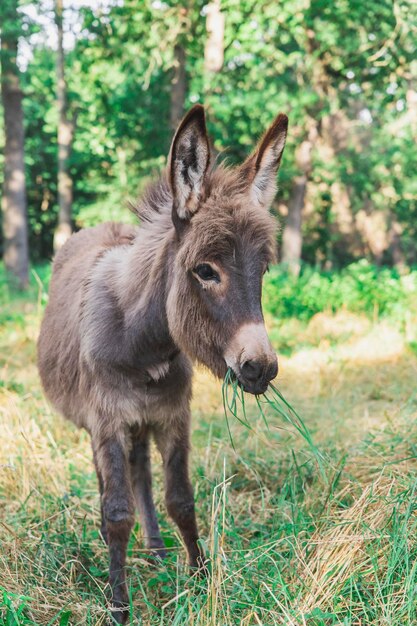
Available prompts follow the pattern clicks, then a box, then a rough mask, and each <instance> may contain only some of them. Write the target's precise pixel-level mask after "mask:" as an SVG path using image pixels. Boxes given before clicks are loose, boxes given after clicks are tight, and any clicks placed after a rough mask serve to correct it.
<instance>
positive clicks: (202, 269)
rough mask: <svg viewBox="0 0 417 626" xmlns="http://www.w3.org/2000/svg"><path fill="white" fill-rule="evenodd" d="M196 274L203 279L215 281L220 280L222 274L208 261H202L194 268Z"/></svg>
mask: <svg viewBox="0 0 417 626" xmlns="http://www.w3.org/2000/svg"><path fill="white" fill-rule="evenodd" d="M193 272H194V274H197V276H198V277H199V278H201V280H207V281H209V280H213V281H214V282H215V283H219V282H220V276H219V275H218V273H217V272H216V270H214V269H213V268H212V267H211V265H209V264H208V263H201V265H197V267H196V268H195V269H194V270H193Z"/></svg>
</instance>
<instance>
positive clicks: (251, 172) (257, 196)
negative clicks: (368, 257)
mask: <svg viewBox="0 0 417 626" xmlns="http://www.w3.org/2000/svg"><path fill="white" fill-rule="evenodd" d="M287 128H288V117H287V116H286V115H284V114H283V113H280V114H279V115H278V117H277V118H276V119H275V121H274V122H273V124H272V125H271V126H270V127H269V128H268V130H267V131H266V133H265V135H264V136H263V137H262V139H261V141H260V142H259V144H258V146H257V148H256V150H255V152H254V153H253V154H252V155H251V156H250V157H249V158H248V159H247V160H246V161H245V162H244V163H243V165H242V170H243V172H244V175H245V177H247V179H248V180H249V185H250V195H251V198H252V200H253V201H254V202H255V203H256V204H258V205H260V206H262V207H265V208H269V207H270V205H271V202H272V200H273V199H274V196H275V194H276V191H277V184H276V174H277V171H278V169H279V166H280V164H281V158H282V153H283V152H284V147H285V140H286V138H287Z"/></svg>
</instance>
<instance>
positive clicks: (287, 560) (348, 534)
mask: <svg viewBox="0 0 417 626" xmlns="http://www.w3.org/2000/svg"><path fill="white" fill-rule="evenodd" d="M9 312H10V315H9V318H10V319H9V320H7V319H5V320H4V323H3V325H2V327H1V328H0V354H1V360H0V381H1V383H0V385H1V386H0V424H1V428H0V624H3V623H4V624H8V625H9V624H10V625H12V624H13V625H15V624H16V625H18V624H22V625H28V624H39V625H41V624H42V625H47V624H64V625H65V624H80V625H81V624H100V623H104V622H105V619H106V602H105V596H106V592H107V582H106V564H107V561H106V549H105V546H104V544H103V543H102V541H101V539H100V537H99V533H98V526H99V523H98V521H99V510H98V495H97V489H96V480H95V476H94V472H93V466H92V460H91V452H90V446H89V441H88V437H87V436H86V435H85V434H84V433H83V432H80V431H77V430H75V429H74V428H73V427H72V425H71V424H69V423H67V422H65V421H63V420H62V419H61V418H59V417H58V416H56V415H55V414H54V413H53V412H52V411H51V409H50V408H49V407H48V405H47V404H46V402H45V400H44V399H43V396H42V393H41V390H40V386H39V381H38V378H37V373H36V368H35V364H34V363H35V340H36V335H37V330H38V325H39V319H40V317H39V315H40V308H39V307H38V306H37V305H36V304H34V303H30V302H24V301H21V302H20V303H18V304H16V305H14V304H13V303H12V304H11V305H10V309H9ZM288 323H289V324H293V322H291V321H290V322H288ZM294 329H295V330H297V332H299V333H304V338H305V340H306V341H305V343H306V345H309V346H310V347H308V348H301V349H300V350H298V351H295V352H294V353H293V354H292V355H291V356H289V357H286V358H282V359H281V373H280V377H279V386H280V389H281V390H282V391H284V392H285V395H286V397H287V398H288V399H289V400H290V401H291V403H292V404H293V405H294V406H295V407H296V408H297V410H298V411H299V412H300V413H301V415H302V416H303V418H304V421H305V422H306V423H307V424H308V425H309V428H310V429H311V431H312V432H313V436H314V440H315V442H316V444H318V445H319V447H320V449H321V451H322V452H323V453H324V454H325V455H326V458H327V470H326V471H327V477H326V480H323V479H322V478H321V477H320V474H319V472H318V471H317V467H316V465H315V463H314V460H313V459H312V456H311V453H310V451H309V450H308V447H306V445H305V442H304V441H303V440H302V439H301V438H300V437H299V435H297V433H296V432H295V431H294V430H293V429H291V427H290V426H289V425H288V424H286V423H284V422H283V421H282V420H280V419H279V418H278V417H277V416H274V415H270V416H269V418H268V424H269V430H268V429H267V427H266V426H265V424H264V422H263V420H262V419H261V418H260V416H259V413H257V410H256V406H255V404H254V403H253V402H251V401H249V403H248V414H249V419H250V421H251V425H252V430H248V429H245V428H244V427H243V426H242V425H240V424H239V423H237V422H234V423H232V425H231V427H232V434H233V439H234V443H235V447H236V451H234V450H233V449H232V446H231V444H230V440H229V437H228V434H227V429H226V425H225V422H224V417H223V408H222V396H221V384H220V383H219V382H218V381H215V380H213V379H212V378H211V377H210V376H209V375H208V374H207V373H206V372H203V371H198V372H197V375H196V378H195V390H194V402H193V410H194V417H195V419H194V435H193V443H194V450H193V462H192V473H193V481H194V484H195V485H196V498H197V508H198V516H199V520H200V526H201V531H202V536H203V538H204V541H205V543H206V549H207V552H208V553H209V554H210V559H211V567H212V575H211V577H210V578H209V580H208V581H199V580H194V579H191V580H190V579H189V578H188V576H187V572H186V569H185V563H184V551H183V549H182V547H181V544H180V539H179V537H178V535H177V533H176V531H175V528H174V527H173V526H172V525H171V524H170V522H169V521H168V520H167V517H166V514H165V512H164V509H163V506H162V494H161V474H160V467H159V463H158V458H157V455H156V453H154V462H155V471H156V489H155V491H156V494H157V502H158V509H159V511H160V512H161V516H160V519H161V524H162V531H163V534H164V537H165V539H166V541H167V544H168V546H169V547H170V553H171V554H170V557H169V560H168V563H167V566H166V567H159V568H155V567H154V565H153V564H151V563H150V562H149V561H148V560H146V558H145V554H144V553H143V551H142V543H141V535H140V528H139V527H136V529H135V533H134V537H133V538H132V543H131V546H130V551H129V552H130V554H129V564H130V566H131V570H130V580H131V588H132V623H133V624H137V623H141V624H145V625H147V626H148V625H149V626H151V625H157V624H158V625H162V624H164V625H168V624H169V625H171V624H173V625H181V626H183V625H185V624H190V625H193V626H203V625H204V626H208V625H213V626H221V625H235V624H241V625H242V626H249V625H256V624H263V625H268V626H269V625H274V624H288V625H291V624H294V625H295V624H297V625H298V624H307V625H308V626H311V625H313V624H314V625H317V626H319V625H328V624H329V625H330V624H346V625H347V624H352V625H353V624H355V625H359V624H363V625H365V624H366V625H368V624H369V625H370V624H372V625H382V624H387V625H388V624H389V625H392V626H394V625H395V626H397V625H398V626H400V625H401V626H404V625H406V624H410V625H411V624H416V623H417V613H416V582H417V581H416V566H415V563H416V562H417V560H416V556H417V553H416V552H417V551H416V545H417V541H416V539H417V537H416V514H415V504H414V503H415V486H416V480H415V476H416V453H415V446H414V441H417V439H416V437H415V435H416V430H417V429H416V425H415V418H416V412H417V397H416V384H415V381H416V369H417V359H416V358H415V356H414V355H413V354H412V352H410V351H409V350H408V348H407V345H406V341H405V338H404V335H403V334H402V333H400V332H399V331H397V330H396V329H395V327H394V326H393V325H392V324H389V323H388V322H385V323H379V324H373V323H371V322H369V321H368V320H366V319H365V318H360V317H355V316H352V315H347V314H339V315H338V316H332V317H329V316H325V315H324V314H320V316H317V317H316V318H313V320H312V321H311V322H310V324H309V325H308V327H307V328H303V329H301V328H299V327H296V325H295V326H294ZM295 330H294V332H295ZM139 615H141V617H139ZM2 620H3V621H2Z"/></svg>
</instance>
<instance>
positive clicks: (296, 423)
mask: <svg viewBox="0 0 417 626" xmlns="http://www.w3.org/2000/svg"><path fill="white" fill-rule="evenodd" d="M269 391H271V393H272V399H271V398H270V397H269V396H268V395H267V393H268V392H269ZM268 392H267V393H265V394H263V395H264V398H265V399H266V401H267V402H268V404H269V406H270V407H271V408H272V409H273V410H275V411H276V412H277V413H279V415H281V416H282V417H284V419H286V420H287V422H289V423H290V424H291V425H292V426H293V427H294V428H295V429H296V430H297V432H298V433H299V434H300V435H301V436H302V437H303V439H304V440H305V442H306V443H307V444H308V446H309V448H310V450H311V452H312V454H313V455H314V458H315V460H316V462H317V465H318V468H319V470H320V474H321V475H322V478H323V479H324V480H325V482H326V483H327V474H326V471H325V462H326V459H325V457H324V456H323V454H322V453H321V452H320V450H319V449H318V448H317V446H316V444H315V443H314V441H313V438H312V436H311V433H310V431H309V429H308V427H307V426H306V424H305V423H304V421H303V420H302V418H301V417H300V415H299V414H298V413H297V411H296V410H295V409H294V408H293V407H292V406H291V404H290V403H289V402H288V400H286V399H285V397H284V396H283V394H282V393H281V392H280V391H279V389H277V388H276V387H275V386H274V385H273V384H271V383H270V384H269V388H268ZM280 403H282V404H284V407H285V409H286V410H285V409H284V408H283V407H282V404H281V406H280Z"/></svg>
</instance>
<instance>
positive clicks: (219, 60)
mask: <svg viewBox="0 0 417 626" xmlns="http://www.w3.org/2000/svg"><path fill="white" fill-rule="evenodd" d="M206 30H207V39H206V46H205V49H204V71H205V74H206V77H207V76H210V73H212V72H213V73H214V72H220V70H221V69H222V67H223V60H224V15H223V13H222V12H221V6H220V0H213V1H212V2H210V4H208V5H207V22H206Z"/></svg>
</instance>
